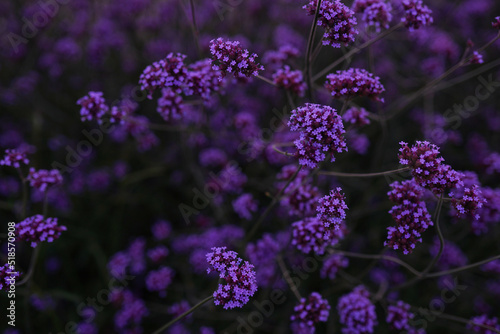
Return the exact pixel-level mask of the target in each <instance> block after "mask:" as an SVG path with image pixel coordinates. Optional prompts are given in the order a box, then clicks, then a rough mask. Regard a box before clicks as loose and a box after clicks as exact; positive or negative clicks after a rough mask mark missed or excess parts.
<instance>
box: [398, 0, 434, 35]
mask: <svg viewBox="0 0 500 334" xmlns="http://www.w3.org/2000/svg"><path fill="white" fill-rule="evenodd" d="M402 4H403V7H404V9H405V17H403V18H402V19H401V22H403V23H404V24H405V27H407V28H408V30H410V31H413V30H417V29H419V28H420V27H422V26H428V25H430V24H431V23H432V22H433V21H434V20H433V18H432V16H431V15H432V10H430V9H429V7H427V6H426V5H424V4H423V2H422V0H403V2H402Z"/></svg>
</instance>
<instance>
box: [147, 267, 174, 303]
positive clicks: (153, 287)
mask: <svg viewBox="0 0 500 334" xmlns="http://www.w3.org/2000/svg"><path fill="white" fill-rule="evenodd" d="M174 275H175V272H174V271H173V270H172V269H170V268H169V267H160V268H159V269H158V270H152V271H150V272H149V273H148V275H147V276H146V288H147V289H148V290H149V291H156V292H159V295H160V296H161V297H165V296H166V294H167V292H166V291H165V290H166V289H167V288H168V286H169V285H170V284H171V283H172V280H173V278H174Z"/></svg>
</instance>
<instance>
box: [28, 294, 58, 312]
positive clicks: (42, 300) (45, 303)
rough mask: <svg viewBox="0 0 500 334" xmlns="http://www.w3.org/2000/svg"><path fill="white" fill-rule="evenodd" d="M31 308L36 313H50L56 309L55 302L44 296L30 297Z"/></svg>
mask: <svg viewBox="0 0 500 334" xmlns="http://www.w3.org/2000/svg"><path fill="white" fill-rule="evenodd" d="M30 302H31V306H33V307H34V308H35V309H37V310H38V311H40V312H42V311H50V310H53V309H54V308H55V307H56V301H55V300H54V298H52V297H50V296H48V295H46V296H43V295H36V294H34V295H31V297H30Z"/></svg>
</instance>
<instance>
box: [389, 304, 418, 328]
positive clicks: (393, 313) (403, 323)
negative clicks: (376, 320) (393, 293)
mask: <svg viewBox="0 0 500 334" xmlns="http://www.w3.org/2000/svg"><path fill="white" fill-rule="evenodd" d="M414 317H415V314H413V313H412V312H410V305H409V304H406V303H405V302H403V301H402V300H398V301H397V303H396V304H395V305H389V307H388V308H387V317H386V318H385V321H387V323H388V324H389V326H390V327H391V328H392V329H395V330H398V331H402V330H406V331H407V332H408V333H414V334H417V333H419V332H418V331H417V330H416V329H415V328H413V327H412V326H410V321H411V319H413V318H414Z"/></svg>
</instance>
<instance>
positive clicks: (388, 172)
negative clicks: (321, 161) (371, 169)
mask: <svg viewBox="0 0 500 334" xmlns="http://www.w3.org/2000/svg"><path fill="white" fill-rule="evenodd" d="M409 169H410V167H403V168H399V169H394V170H388V171H385V172H378V173H341V172H333V171H319V172H318V174H321V175H334V176H341V177H376V176H382V175H388V174H394V173H399V172H405V171H407V170H409Z"/></svg>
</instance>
